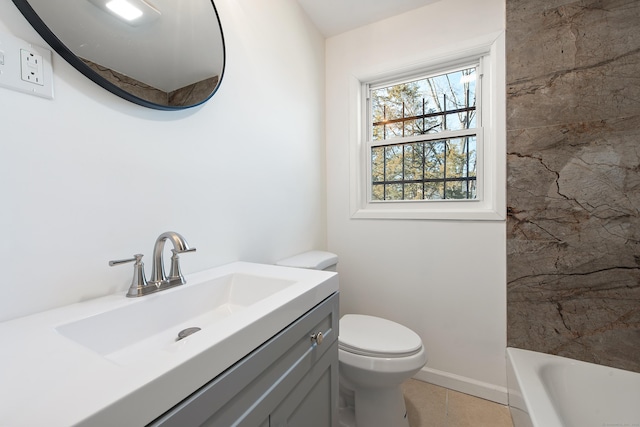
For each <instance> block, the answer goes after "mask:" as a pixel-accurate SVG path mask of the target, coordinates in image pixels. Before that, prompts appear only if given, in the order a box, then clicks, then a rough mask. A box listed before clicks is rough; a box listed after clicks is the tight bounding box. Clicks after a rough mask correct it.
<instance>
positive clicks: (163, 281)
mask: <svg viewBox="0 0 640 427" xmlns="http://www.w3.org/2000/svg"><path fill="white" fill-rule="evenodd" d="M167 239H169V240H171V243H173V249H171V252H172V254H173V255H171V269H170V270H169V277H167V276H166V275H165V273H164V260H163V252H164V242H165V241H167ZM195 250H196V248H190V247H189V244H188V243H187V241H186V240H185V238H184V237H182V236H181V235H180V234H178V233H176V232H175V231H167V232H165V233H162V234H161V235H160V236H158V238H157V239H156V244H155V245H154V247H153V266H152V268H151V280H149V282H148V283H149V285H154V286H157V287H162V286H164V287H165V288H168V287H171V286H176V285H183V284H185V283H186V281H185V280H184V276H183V275H182V272H181V271H180V257H179V256H178V254H183V253H185V252H193V251H195Z"/></svg>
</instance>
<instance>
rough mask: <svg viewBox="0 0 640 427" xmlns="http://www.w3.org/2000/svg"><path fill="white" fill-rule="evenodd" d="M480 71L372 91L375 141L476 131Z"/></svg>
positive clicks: (443, 76) (466, 70) (442, 75)
mask: <svg viewBox="0 0 640 427" xmlns="http://www.w3.org/2000/svg"><path fill="white" fill-rule="evenodd" d="M475 78H476V69H475V67H473V68H467V69H464V70H460V71H455V72H451V73H446V74H441V75H438V76H433V77H429V78H424V79H419V80H415V81H412V82H409V83H402V84H397V85H391V86H387V87H383V88H379V89H372V90H371V117H370V120H371V126H372V128H371V130H372V138H373V140H374V141H379V140H385V139H392V138H396V137H408V136H415V135H424V134H431V133H437V132H442V131H443V130H458V129H471V128H475V127H476V120H475V117H476V81H475Z"/></svg>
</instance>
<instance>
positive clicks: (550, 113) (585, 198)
mask: <svg viewBox="0 0 640 427" xmlns="http://www.w3.org/2000/svg"><path fill="white" fill-rule="evenodd" d="M506 5H507V86H508V87H507V151H508V162H507V164H508V166H507V168H508V170H507V174H508V182H507V188H508V191H507V204H508V221H507V276H508V284H507V304H508V306H507V312H508V344H509V345H510V346H513V347H519V348H525V349H530V350H535V351H541V352H546V353H552V354H559V355H562V356H567V357H571V358H574V359H579V360H585V361H589V362H595V363H600V364H604V365H609V366H615V367H619V368H623V369H628V370H633V371H637V372H640V31H638V28H639V27H640V1H637V0H600V1H597V0H582V1H566V0H565V1H562V0H557V1H554V0H507V3H506Z"/></svg>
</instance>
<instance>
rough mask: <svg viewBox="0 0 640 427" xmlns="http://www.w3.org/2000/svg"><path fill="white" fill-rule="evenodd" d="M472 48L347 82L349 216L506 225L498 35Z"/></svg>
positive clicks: (501, 68)
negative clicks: (350, 100)
mask: <svg viewBox="0 0 640 427" xmlns="http://www.w3.org/2000/svg"><path fill="white" fill-rule="evenodd" d="M494 37H495V38H494ZM473 43H474V44H473V45H470V46H469V47H468V48H466V49H464V50H463V51H461V52H458V53H446V54H444V55H443V56H441V57H436V58H425V59H424V60H423V61H421V62H416V63H412V64H410V65H409V66H407V67H404V68H403V67H397V68H393V69H390V70H389V71H388V72H385V71H384V70H379V69H377V70H375V71H374V72H372V73H371V74H366V70H365V72H364V73H360V75H357V76H353V78H352V80H351V89H350V93H351V95H350V96H352V97H353V98H352V99H353V102H352V107H351V110H350V111H351V116H350V117H351V118H350V122H351V123H353V124H354V126H353V128H352V132H351V136H350V141H351V146H350V147H351V148H350V151H351V155H350V164H351V171H352V173H351V180H350V199H351V203H350V206H351V217H352V218H391V219H445V220H503V219H504V218H505V216H506V212H505V211H506V194H505V193H506V192H505V186H506V173H505V169H506V142H505V140H506V135H505V133H506V132H505V127H506V124H505V122H506V111H505V104H506V102H505V97H506V96H505V87H506V83H505V71H504V62H505V60H504V56H505V53H504V34H500V35H498V36H487V38H485V39H483V40H474V42H473Z"/></svg>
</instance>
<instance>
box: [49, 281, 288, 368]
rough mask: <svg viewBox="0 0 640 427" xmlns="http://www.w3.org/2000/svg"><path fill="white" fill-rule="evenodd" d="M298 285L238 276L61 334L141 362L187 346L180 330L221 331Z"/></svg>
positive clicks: (143, 301)
mask: <svg viewBox="0 0 640 427" xmlns="http://www.w3.org/2000/svg"><path fill="white" fill-rule="evenodd" d="M295 283H296V281H295V280H290V279H282V278H274V277H267V276H258V275H250V274H244V273H232V274H228V275H225V276H222V277H217V278H215V279H211V280H206V281H204V282H201V283H195V284H192V285H191V286H187V285H185V286H180V287H176V288H172V289H167V290H166V291H161V292H159V293H155V294H151V295H147V296H144V297H139V300H138V301H136V303H135V304H130V305H126V306H124V307H118V308H114V309H112V310H108V311H105V312H103V313H99V314H96V315H92V316H89V317H86V318H84V319H80V320H77V321H74V322H71V323H67V324H64V325H60V326H58V327H57V328H56V330H57V331H58V332H59V333H60V334H62V335H63V336H65V337H67V338H69V339H71V340H73V341H75V342H77V343H79V344H81V345H83V346H85V347H87V348H89V349H91V350H93V351H95V352H96V353H98V354H100V355H101V356H104V357H105V358H107V359H109V360H112V361H114V362H117V363H120V364H129V363H135V362H138V361H139V360H141V359H142V358H146V357H153V354H154V352H156V351H158V350H163V349H165V350H168V349H170V347H171V346H178V345H184V343H180V342H177V337H178V333H179V332H180V331H182V330H184V329H186V328H190V327H198V328H201V330H202V329H206V328H215V327H216V324H217V323H219V322H220V320H222V319H224V318H227V317H229V316H230V315H232V314H234V313H238V312H239V311H241V310H246V309H248V308H250V307H251V306H252V305H254V304H256V303H258V302H260V301H262V300H264V299H265V298H269V297H272V296H274V295H275V294H277V293H278V292H280V291H282V290H283V289H286V288H287V287H289V286H292V285H294V284H295ZM185 339H188V337H187V338H185Z"/></svg>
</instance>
